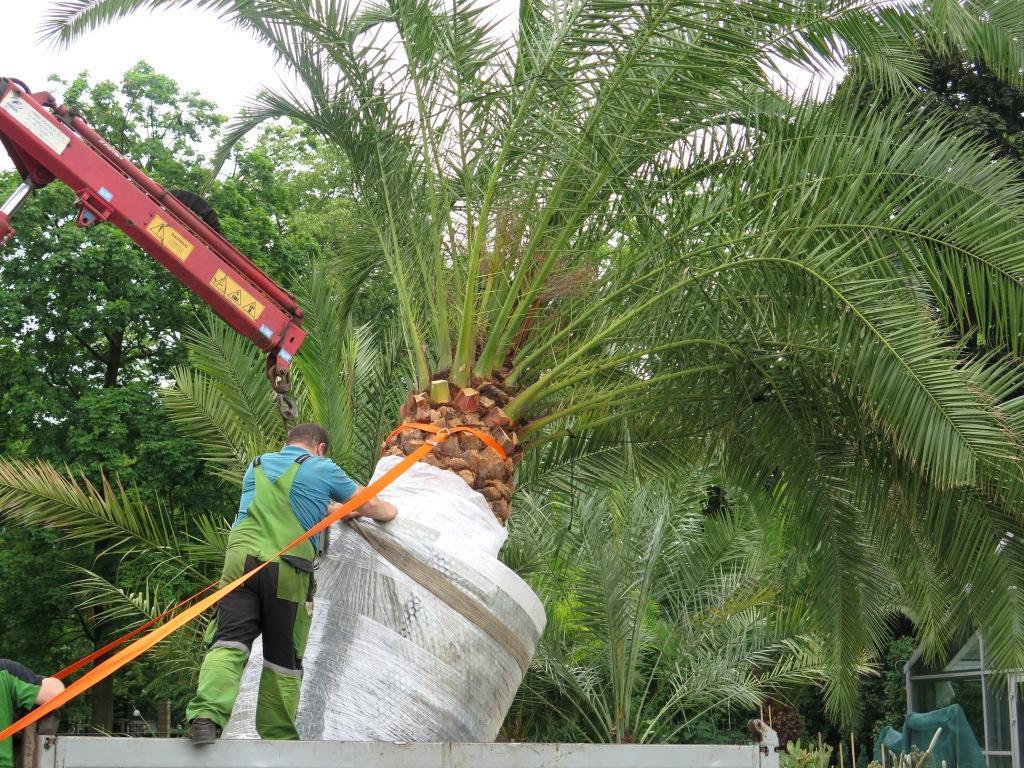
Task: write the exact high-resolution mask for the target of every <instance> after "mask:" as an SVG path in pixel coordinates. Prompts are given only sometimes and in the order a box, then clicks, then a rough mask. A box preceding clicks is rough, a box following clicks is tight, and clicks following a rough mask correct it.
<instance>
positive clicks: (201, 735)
mask: <svg viewBox="0 0 1024 768" xmlns="http://www.w3.org/2000/svg"><path fill="white" fill-rule="evenodd" d="M188 737H189V738H190V739H192V744H193V745H195V746H197V747H201V746H203V745H204V744H213V742H215V741H216V740H217V724H216V723H215V722H213V720H210V719H209V718H208V717H197V718H196V719H195V720H193V721H192V724H191V725H190V726H189V728H188Z"/></svg>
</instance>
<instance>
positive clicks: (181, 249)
mask: <svg viewBox="0 0 1024 768" xmlns="http://www.w3.org/2000/svg"><path fill="white" fill-rule="evenodd" d="M146 231H147V232H149V234H151V235H152V236H153V237H155V238H156V239H157V240H159V241H160V242H161V243H163V246H164V248H166V249H167V250H168V251H170V252H171V253H173V254H174V255H175V256H177V257H178V258H179V259H181V260H182V261H184V260H185V259H187V258H188V256H189V254H190V253H192V249H193V248H195V246H194V245H192V243H190V242H189V241H188V240H187V239H186V238H185V236H184V235H183V234H181V232H179V231H178V230H176V229H175V228H174V227H172V226H171V225H170V224H168V223H167V222H166V221H164V220H163V219H161V218H160V217H159V216H154V217H153V219H152V220H151V221H150V222H149V224H147V225H146Z"/></svg>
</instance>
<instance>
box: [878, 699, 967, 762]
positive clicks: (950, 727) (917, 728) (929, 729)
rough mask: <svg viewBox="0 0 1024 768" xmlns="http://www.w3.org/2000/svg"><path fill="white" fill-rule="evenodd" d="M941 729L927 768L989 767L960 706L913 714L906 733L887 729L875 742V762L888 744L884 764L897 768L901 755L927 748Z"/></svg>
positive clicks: (905, 727) (907, 724) (907, 720)
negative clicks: (936, 732) (943, 765)
mask: <svg viewBox="0 0 1024 768" xmlns="http://www.w3.org/2000/svg"><path fill="white" fill-rule="evenodd" d="M939 728H941V729H942V735H940V736H939V740H938V741H937V742H936V743H935V748H934V749H933V750H932V755H931V756H930V758H929V759H928V760H926V761H925V762H924V765H925V766H927V767H928V768H942V761H943V760H945V761H946V768H986V763H985V757H984V755H982V754H981V747H980V746H978V740H977V739H976V738H975V736H974V731H972V730H971V726H970V725H969V724H968V723H967V717H966V716H965V715H964V711H963V709H962V708H961V707H960V705H959V704H952V705H950V706H948V707H943V708H942V709H936V710H935V711H934V712H912V713H911V714H909V715H907V719H906V720H905V721H904V723H903V731H902V733H901V732H900V731H897V730H896V729H894V728H886V729H885V730H884V731H882V733H881V735H880V736H879V737H878V739H877V740H876V741H875V760H881V754H882V746H883V745H885V753H886V760H885V765H886V767H887V768H889V766H893V767H894V766H896V765H898V764H899V762H898V761H899V758H900V756H901V755H907V754H910V752H911V751H912V750H913V749H914V748H915V747H916V748H917V749H918V750H920V751H921V752H924V751H925V750H926V749H928V745H929V744H931V741H932V737H933V736H934V735H935V731H936V730H938V729H939Z"/></svg>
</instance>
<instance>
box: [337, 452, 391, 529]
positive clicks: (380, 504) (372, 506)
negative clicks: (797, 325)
mask: <svg viewBox="0 0 1024 768" xmlns="http://www.w3.org/2000/svg"><path fill="white" fill-rule="evenodd" d="M331 466H332V471H331V480H330V486H331V499H333V500H334V501H335V502H346V501H348V500H349V499H351V498H352V497H353V496H355V494H356V493H357V492H358V491H361V490H362V489H363V487H362V486H361V485H357V484H356V483H355V481H353V480H352V478H350V477H349V476H348V475H347V474H346V473H345V471H344V470H343V469H342V468H341V467H339V466H338V465H337V464H334V463H333V462H331ZM338 506H339V505H338V504H337V503H335V504H329V505H328V506H327V513H328V514H332V513H333V512H334V511H335V510H336V509H337V508H338ZM397 514H398V509H396V508H395V505H394V504H390V503H389V502H386V501H383V500H381V499H378V498H376V497H375V498H372V499H370V500H369V501H366V502H363V503H362V504H360V505H359V508H358V509H357V510H356V513H355V514H354V515H353V517H369V518H370V519H372V520H376V521H378V522H381V523H386V522H388V521H389V520H393V519H394V518H395V515H397Z"/></svg>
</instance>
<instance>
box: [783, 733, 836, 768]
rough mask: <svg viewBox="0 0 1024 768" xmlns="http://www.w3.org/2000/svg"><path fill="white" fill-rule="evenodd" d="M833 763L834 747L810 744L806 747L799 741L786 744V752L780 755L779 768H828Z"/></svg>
mask: <svg viewBox="0 0 1024 768" xmlns="http://www.w3.org/2000/svg"><path fill="white" fill-rule="evenodd" d="M831 762H832V747H831V745H829V744H822V745H821V747H818V746H817V745H815V744H808V745H807V746H806V747H805V746H803V744H801V742H800V740H799V739H797V741H796V743H794V742H792V741H791V742H789V743H788V744H786V750H785V751H784V752H780V753H779V768H826V766H828V765H830V764H831Z"/></svg>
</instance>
